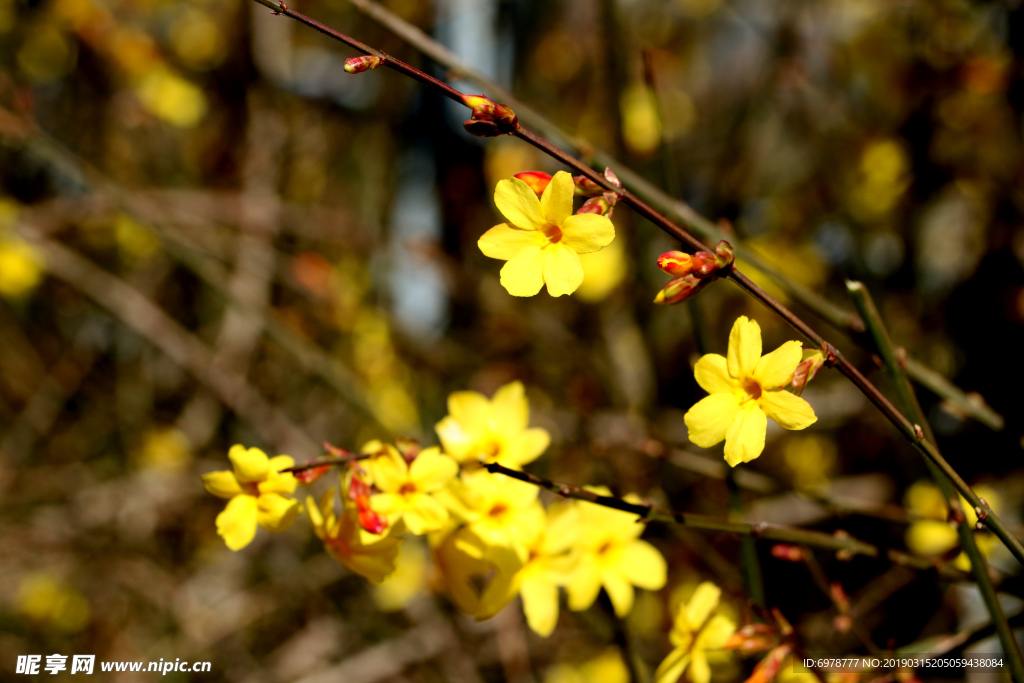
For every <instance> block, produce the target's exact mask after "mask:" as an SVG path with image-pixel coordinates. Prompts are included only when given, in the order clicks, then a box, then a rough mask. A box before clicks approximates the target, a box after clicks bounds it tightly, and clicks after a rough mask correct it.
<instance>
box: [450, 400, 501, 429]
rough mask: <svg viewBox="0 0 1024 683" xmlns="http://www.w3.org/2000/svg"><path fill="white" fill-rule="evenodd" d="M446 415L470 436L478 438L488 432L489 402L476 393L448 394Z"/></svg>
mask: <svg viewBox="0 0 1024 683" xmlns="http://www.w3.org/2000/svg"><path fill="white" fill-rule="evenodd" d="M448 414H449V415H450V416H451V417H453V418H455V420H457V421H458V423H459V424H460V425H461V426H462V428H463V429H464V430H465V431H466V432H467V433H468V435H470V436H474V437H478V438H479V437H480V436H482V435H484V434H486V433H487V432H488V431H489V430H490V426H491V402H490V401H488V400H487V397H486V396H484V395H483V394H481V393H478V392H476V391H455V392H453V393H451V394H449V395H448Z"/></svg>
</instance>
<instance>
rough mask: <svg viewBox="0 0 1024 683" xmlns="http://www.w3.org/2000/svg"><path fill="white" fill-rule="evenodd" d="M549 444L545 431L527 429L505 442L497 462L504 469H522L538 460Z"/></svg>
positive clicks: (548, 437) (535, 428) (549, 436)
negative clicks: (504, 467) (503, 466)
mask: <svg viewBox="0 0 1024 683" xmlns="http://www.w3.org/2000/svg"><path fill="white" fill-rule="evenodd" d="M550 443H551V435H549V434H548V432H547V430H546V429H541V428H540V427H533V428H531V429H527V430H525V431H523V432H520V433H519V434H517V435H516V436H514V437H512V438H511V439H509V440H507V441H506V442H505V447H504V448H503V449H502V451H501V454H500V455H499V456H498V462H500V463H501V464H502V465H505V466H506V467H522V466H523V465H525V464H527V463H531V462H533V461H534V460H536V459H537V458H539V457H540V455H541V453H543V452H544V451H545V450H547V447H548V445H549V444H550Z"/></svg>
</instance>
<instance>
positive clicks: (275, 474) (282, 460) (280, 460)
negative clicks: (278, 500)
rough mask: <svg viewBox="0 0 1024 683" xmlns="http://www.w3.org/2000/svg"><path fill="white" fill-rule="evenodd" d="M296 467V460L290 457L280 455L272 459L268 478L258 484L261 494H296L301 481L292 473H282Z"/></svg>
mask: <svg viewBox="0 0 1024 683" xmlns="http://www.w3.org/2000/svg"><path fill="white" fill-rule="evenodd" d="M294 466H295V460H293V459H292V457H291V456H290V455H278V456H276V457H274V458H271V459H270V466H269V469H268V472H267V478H266V479H265V480H264V481H261V482H260V483H259V484H257V488H259V490H260V493H285V494H288V493H295V488H296V487H297V486H298V485H299V480H298V479H296V478H295V475H293V474H292V473H291V472H284V473H282V472H281V470H284V469H288V468H289V467H294Z"/></svg>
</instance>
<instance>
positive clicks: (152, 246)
mask: <svg viewBox="0 0 1024 683" xmlns="http://www.w3.org/2000/svg"><path fill="white" fill-rule="evenodd" d="M114 239H115V241H116V242H117V247H118V249H119V250H120V252H121V258H123V259H124V260H125V261H127V262H128V263H129V264H130V265H137V264H138V263H139V262H140V261H143V260H145V259H147V258H149V257H150V256H152V255H153V254H156V253H157V252H159V251H160V238H158V237H157V236H156V234H155V233H154V232H153V230H152V229H151V228H149V227H148V226H146V225H143V224H142V223H139V222H138V221H136V220H135V219H134V218H132V217H131V216H129V215H128V214H123V213H122V214H118V216H117V218H116V219H115V220H114Z"/></svg>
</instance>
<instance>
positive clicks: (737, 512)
mask: <svg viewBox="0 0 1024 683" xmlns="http://www.w3.org/2000/svg"><path fill="white" fill-rule="evenodd" d="M725 483H726V485H727V486H728V487H729V513H730V517H735V518H737V519H743V516H744V510H743V492H742V491H741V490H740V487H739V486H738V485H737V484H736V471H735V470H734V469H733V468H731V467H730V468H729V470H728V472H727V473H726V479H725ZM740 559H741V561H742V563H741V567H742V568H743V585H744V587H745V588H746V589H747V595H748V596H750V600H751V601H752V602H753V603H754V604H755V605H757V606H758V607H767V606H768V605H767V603H766V599H765V594H764V574H763V573H762V571H761V559H760V558H759V557H758V556H757V543H756V541H755V540H754V537H753V536H741V537H740Z"/></svg>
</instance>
